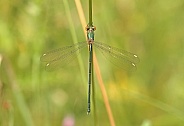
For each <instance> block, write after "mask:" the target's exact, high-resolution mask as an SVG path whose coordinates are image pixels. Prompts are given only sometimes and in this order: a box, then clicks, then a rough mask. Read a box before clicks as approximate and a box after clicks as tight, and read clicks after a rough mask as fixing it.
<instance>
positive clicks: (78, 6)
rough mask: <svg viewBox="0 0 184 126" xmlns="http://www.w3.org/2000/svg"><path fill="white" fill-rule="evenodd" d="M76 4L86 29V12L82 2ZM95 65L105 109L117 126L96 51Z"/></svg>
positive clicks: (111, 121)
mask: <svg viewBox="0 0 184 126" xmlns="http://www.w3.org/2000/svg"><path fill="white" fill-rule="evenodd" d="M89 2H91V5H92V1H91V0H90V1H89ZM75 4H76V7H77V11H78V14H79V17H80V21H81V24H82V26H83V27H85V25H86V24H87V23H86V20H85V17H84V11H83V9H82V6H81V2H80V0H75ZM91 7H92V6H91ZM89 13H91V15H92V8H91V12H89ZM91 17H92V16H91ZM89 20H91V21H92V18H91V19H89ZM91 23H92V22H91ZM84 34H85V36H86V31H85V30H84ZM93 65H94V70H95V72H96V75H97V80H98V83H99V85H100V89H101V92H102V96H103V100H104V104H105V107H106V111H107V113H108V117H109V121H110V124H111V126H115V121H114V117H113V114H112V110H111V107H110V104H109V100H108V97H107V93H106V90H105V86H104V83H103V80H102V77H101V73H100V69H99V66H98V62H97V58H96V55H95V52H94V51H93ZM93 87H94V86H93Z"/></svg>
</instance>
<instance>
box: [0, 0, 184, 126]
mask: <svg viewBox="0 0 184 126" xmlns="http://www.w3.org/2000/svg"><path fill="white" fill-rule="evenodd" d="M65 2H66V0H65ZM67 2H68V3H67V4H66V3H65V4H64V0H29V1H28V0H1V1H0V126H93V125H95V124H98V126H112V124H111V123H110V119H109V118H108V114H107V111H106V109H105V103H104V101H103V97H102V93H101V89H100V87H99V84H98V81H97V79H96V78H97V76H96V75H94V78H95V99H96V114H95V113H94V107H92V112H91V114H90V115H87V114H86V110H87V79H88V50H87V47H86V49H83V50H82V51H81V53H80V54H79V56H80V57H81V59H80V58H79V60H78V59H77V58H76V59H74V60H73V61H72V62H71V63H68V64H65V65H63V66H62V67H61V68H60V69H58V70H55V71H53V72H47V71H45V69H44V65H45V64H44V63H41V62H40V56H41V55H42V54H43V53H44V52H47V51H49V50H53V49H56V48H60V47H63V46H67V45H72V44H73V43H76V42H83V41H85V36H86V35H85V34H84V33H83V30H84V27H83V26H82V25H81V22H80V19H79V13H78V11H77V8H76V4H75V1H74V0H69V1H67ZM81 4H82V9H83V11H84V14H85V18H86V21H88V1H87V0H81ZM68 7H69V8H68ZM67 8H68V9H67ZM69 14H71V20H70V19H69V16H68V15H69ZM93 24H94V25H95V26H96V28H97V30H96V31H95V40H96V41H99V42H103V43H107V44H109V45H111V46H114V47H118V48H121V49H123V50H127V51H129V52H132V53H135V54H137V55H138V56H139V58H140V62H139V63H138V65H137V70H136V71H135V72H132V73H127V72H126V71H124V70H123V69H121V68H120V67H117V66H116V65H114V64H112V63H111V62H109V60H108V59H106V58H104V57H103V55H102V54H101V53H100V52H99V51H98V50H95V53H96V55H97V59H98V64H99V67H100V72H101V76H102V79H103V82H104V84H105V89H106V92H107V96H108V99H109V103H110V106H111V110H112V115H113V118H114V122H115V125H116V126H183V125H184V1H183V0H154V1H153V0H105V1H99V0H94V1H93ZM72 25H73V26H74V28H72ZM73 34H76V38H75V37H74V36H75V35H73ZM81 64H82V65H81ZM66 123H68V125H67V124H66Z"/></svg>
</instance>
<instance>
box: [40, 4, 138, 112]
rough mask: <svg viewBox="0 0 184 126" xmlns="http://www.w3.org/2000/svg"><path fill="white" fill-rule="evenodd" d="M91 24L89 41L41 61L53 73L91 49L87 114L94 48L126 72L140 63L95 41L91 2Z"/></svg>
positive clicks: (132, 69)
mask: <svg viewBox="0 0 184 126" xmlns="http://www.w3.org/2000/svg"><path fill="white" fill-rule="evenodd" d="M89 1H90V3H89V23H88V25H87V27H86V31H87V41H85V42H79V43H77V44H74V45H71V46H66V47H63V48H59V49H56V50H53V51H49V52H46V53H44V54H43V55H42V56H41V58H40V60H41V61H42V62H46V66H45V69H46V70H47V71H52V70H54V69H58V68H59V67H61V65H63V64H64V63H65V64H66V63H69V62H70V61H71V60H72V59H74V58H75V57H76V54H78V53H79V52H80V50H81V49H83V48H85V47H87V46H88V48H89V69H88V108H87V113H90V111H91V110H90V103H91V97H90V95H91V84H92V74H93V73H92V69H93V66H92V65H93V46H94V47H95V48H97V49H98V50H100V52H102V54H103V55H104V56H105V57H107V58H108V59H109V60H110V61H111V62H113V63H115V64H117V65H118V66H120V67H122V68H123V69H124V70H126V71H134V70H135V69H136V64H137V63H138V62H139V58H138V56H137V55H135V54H133V53H130V52H127V51H125V50H122V49H119V48H116V47H112V46H109V45H107V44H105V43H101V42H96V41H94V31H95V30H96V27H94V26H93V24H92V10H91V9H92V3H91V2H92V1H91V0H89Z"/></svg>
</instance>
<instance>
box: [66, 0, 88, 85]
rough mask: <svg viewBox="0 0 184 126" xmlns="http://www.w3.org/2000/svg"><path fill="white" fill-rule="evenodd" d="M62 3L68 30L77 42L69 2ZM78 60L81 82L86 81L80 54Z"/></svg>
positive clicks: (74, 41)
mask: <svg viewBox="0 0 184 126" xmlns="http://www.w3.org/2000/svg"><path fill="white" fill-rule="evenodd" d="M63 3H64V7H65V10H66V14H67V18H68V21H69V24H70V32H71V34H72V39H73V43H77V42H78V40H77V35H76V32H75V27H74V24H73V21H72V16H71V13H70V7H69V4H68V0H63ZM78 62H79V66H80V71H81V74H82V80H83V83H85V82H86V79H85V70H84V64H83V62H82V58H81V55H78Z"/></svg>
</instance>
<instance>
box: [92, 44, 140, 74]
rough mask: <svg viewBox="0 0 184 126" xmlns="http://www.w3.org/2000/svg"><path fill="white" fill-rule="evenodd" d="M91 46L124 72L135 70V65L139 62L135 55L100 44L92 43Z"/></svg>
mask: <svg viewBox="0 0 184 126" xmlns="http://www.w3.org/2000/svg"><path fill="white" fill-rule="evenodd" d="M93 45H94V46H95V47H96V48H98V49H99V50H100V51H101V52H102V54H103V55H104V56H105V57H106V58H107V59H109V60H110V61H111V62H112V63H114V64H115V65H117V66H119V67H121V68H123V69H124V70H126V71H134V70H136V64H137V63H138V62H139V58H138V56H137V55H135V54H133V53H130V52H127V51H125V50H122V49H118V48H116V47H111V46H109V45H107V44H104V43H101V42H94V43H93Z"/></svg>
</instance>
